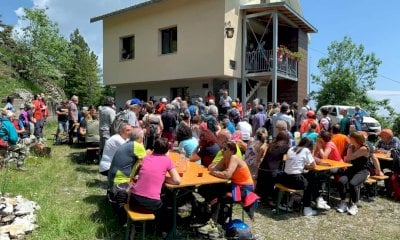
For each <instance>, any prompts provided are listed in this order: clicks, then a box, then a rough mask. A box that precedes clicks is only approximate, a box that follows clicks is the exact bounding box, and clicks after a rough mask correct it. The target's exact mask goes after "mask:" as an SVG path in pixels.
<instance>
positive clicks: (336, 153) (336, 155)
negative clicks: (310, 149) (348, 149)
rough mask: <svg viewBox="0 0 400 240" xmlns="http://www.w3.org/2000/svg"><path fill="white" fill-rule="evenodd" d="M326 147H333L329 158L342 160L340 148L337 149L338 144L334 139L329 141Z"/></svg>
mask: <svg viewBox="0 0 400 240" xmlns="http://www.w3.org/2000/svg"><path fill="white" fill-rule="evenodd" d="M326 147H328V148H330V149H331V152H330V153H329V156H328V159H330V160H335V161H342V156H341V155H340V153H339V150H338V149H337V147H336V145H335V144H334V143H333V142H332V141H329V142H327V143H326Z"/></svg>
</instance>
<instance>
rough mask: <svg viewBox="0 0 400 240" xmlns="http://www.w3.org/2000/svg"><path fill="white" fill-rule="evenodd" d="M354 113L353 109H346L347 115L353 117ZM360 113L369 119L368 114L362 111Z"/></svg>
mask: <svg viewBox="0 0 400 240" xmlns="http://www.w3.org/2000/svg"><path fill="white" fill-rule="evenodd" d="M355 111H356V110H355V108H354V107H349V108H348V109H347V114H349V115H351V116H353V115H354V113H355ZM361 113H362V114H363V116H364V117H369V114H368V113H367V112H366V111H364V109H361Z"/></svg>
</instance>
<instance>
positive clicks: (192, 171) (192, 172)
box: [165, 151, 228, 239]
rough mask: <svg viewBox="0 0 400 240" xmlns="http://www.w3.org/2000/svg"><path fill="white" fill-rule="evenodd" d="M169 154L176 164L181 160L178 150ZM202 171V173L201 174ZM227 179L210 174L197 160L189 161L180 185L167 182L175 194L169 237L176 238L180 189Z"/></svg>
mask: <svg viewBox="0 0 400 240" xmlns="http://www.w3.org/2000/svg"><path fill="white" fill-rule="evenodd" d="M168 156H169V157H170V158H171V159H172V161H173V162H174V164H175V165H176V166H177V165H178V162H179V160H180V155H179V153H177V152H172V151H170V152H169V153H168ZM199 173H200V174H199ZM227 182H228V180H227V179H222V178H217V177H214V176H212V175H211V174H210V172H209V171H208V169H207V168H206V167H204V166H202V165H200V164H197V163H195V162H188V167H187V170H186V172H184V173H183V175H182V177H181V183H180V184H179V185H172V184H168V183H165V186H166V187H167V188H168V189H170V190H172V193H173V194H172V195H173V205H172V208H173V219H172V231H171V233H170V234H169V239H176V237H177V236H176V235H177V234H176V217H177V216H176V215H177V197H178V194H177V193H178V191H177V190H178V189H183V188H188V187H194V186H201V185H207V184H217V183H227Z"/></svg>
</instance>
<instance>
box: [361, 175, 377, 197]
mask: <svg viewBox="0 0 400 240" xmlns="http://www.w3.org/2000/svg"><path fill="white" fill-rule="evenodd" d="M364 186H365V190H366V193H367V194H366V195H367V201H368V202H371V201H372V199H371V196H370V189H371V187H372V190H373V196H372V197H375V196H376V194H377V190H376V187H377V181H376V180H375V179H373V178H372V177H368V178H367V179H366V180H365V181H364Z"/></svg>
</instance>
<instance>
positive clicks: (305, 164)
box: [99, 91, 400, 229]
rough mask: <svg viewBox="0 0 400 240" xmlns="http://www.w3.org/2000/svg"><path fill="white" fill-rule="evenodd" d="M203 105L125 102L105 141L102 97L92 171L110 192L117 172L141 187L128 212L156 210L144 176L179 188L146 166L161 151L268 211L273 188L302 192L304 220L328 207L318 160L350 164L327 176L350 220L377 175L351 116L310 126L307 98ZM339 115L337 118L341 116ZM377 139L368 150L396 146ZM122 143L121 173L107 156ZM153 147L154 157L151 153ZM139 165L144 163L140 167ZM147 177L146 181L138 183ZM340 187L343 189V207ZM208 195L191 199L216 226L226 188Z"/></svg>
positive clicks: (389, 137) (168, 166) (223, 96)
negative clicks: (204, 205)
mask: <svg viewBox="0 0 400 240" xmlns="http://www.w3.org/2000/svg"><path fill="white" fill-rule="evenodd" d="M218 98H219V101H217V99H218ZM205 99H207V101H205V102H203V99H202V98H198V99H195V100H194V101H193V102H192V101H187V100H182V99H181V98H180V97H176V98H175V99H173V100H172V101H168V100H167V99H166V98H161V99H159V101H156V102H154V101H148V102H143V101H141V100H139V99H137V98H133V99H130V100H128V101H127V102H126V106H125V110H123V111H125V112H126V113H129V114H128V115H129V116H131V117H130V118H129V119H130V120H129V121H126V123H123V124H121V127H120V128H119V131H118V132H117V133H115V135H112V134H110V133H111V132H112V128H113V122H114V121H115V119H116V118H117V116H118V114H117V113H116V112H115V107H113V99H112V98H107V100H106V102H105V104H104V106H103V107H102V110H101V111H100V117H99V120H100V138H101V139H104V141H102V143H101V145H100V148H101V149H102V152H103V154H102V158H101V160H100V172H101V173H102V174H104V175H108V177H109V182H110V184H112V185H114V184H116V183H120V182H119V181H117V182H116V181H115V180H114V179H113V177H114V176H115V172H116V171H117V172H118V171H119V175H120V176H121V174H122V172H124V175H123V179H125V180H126V181H128V180H129V179H130V178H133V177H134V176H136V178H137V183H138V184H139V186H142V185H143V186H146V187H141V188H140V189H141V191H137V190H135V187H133V188H132V190H131V191H130V194H131V196H133V199H136V200H134V201H135V202H134V203H132V202H131V206H132V207H134V206H138V205H139V206H141V208H142V210H143V209H147V210H148V211H155V208H158V207H160V206H161V204H160V201H162V198H161V197H160V196H161V195H160V194H161V192H160V191H161V187H162V183H163V181H159V182H158V183H157V184H155V183H154V185H152V183H150V182H148V181H146V180H144V179H147V178H148V177H150V176H152V177H155V175H154V174H156V175H157V177H158V178H159V177H160V176H163V177H162V178H164V177H165V174H166V173H167V172H169V173H170V174H169V176H171V179H170V180H168V181H169V182H170V183H172V184H179V182H180V178H179V176H178V175H177V174H176V172H175V170H174V168H176V167H177V166H174V164H173V163H172V162H171V161H167V163H165V164H164V163H163V164H162V165H157V166H154V165H155V164H154V162H156V161H155V160H154V159H160V162H161V161H162V162H165V161H166V160H165V156H164V155H165V154H164V153H166V152H167V149H165V148H164V147H165V144H167V147H168V149H169V150H174V149H175V150H178V151H180V152H183V153H184V154H185V156H186V158H187V159H188V160H189V161H192V162H197V163H198V164H201V165H203V166H205V167H207V168H208V169H209V171H210V174H212V175H214V176H217V177H220V178H226V179H230V180H231V181H232V183H233V184H236V185H238V186H239V188H245V189H246V190H245V192H251V193H255V194H257V195H258V196H259V197H260V198H261V202H262V203H264V204H267V205H270V206H271V207H275V205H276V202H275V200H276V194H277V192H276V189H275V188H274V186H275V184H276V183H283V184H285V185H287V186H288V187H292V188H295V189H301V190H304V195H303V200H302V201H303V206H304V210H303V214H304V215H305V216H312V215H316V214H317V211H315V210H314V209H313V208H312V204H311V203H312V202H313V201H314V202H315V203H316V204H315V207H316V208H319V209H324V210H328V209H330V208H331V207H330V206H329V205H328V203H327V201H326V200H324V199H323V197H322V196H321V194H320V193H321V190H322V184H321V179H322V178H324V177H325V176H324V175H323V174H322V175H321V174H318V173H316V172H315V171H312V169H313V168H315V166H316V164H319V162H320V161H321V160H322V159H330V160H335V161H343V162H349V163H351V164H352V165H353V167H351V168H348V169H345V170H341V169H334V170H331V172H332V173H333V174H335V179H336V185H337V190H338V192H339V194H340V198H341V199H342V201H341V202H340V204H339V205H338V206H337V207H336V209H337V211H338V212H348V213H349V214H352V215H355V214H356V213H357V211H358V209H357V202H358V200H359V191H360V186H361V184H362V183H363V182H364V181H365V180H366V178H368V176H369V175H370V174H376V175H383V172H382V169H381V167H380V164H379V161H378V159H377V158H376V157H375V156H374V151H375V146H374V145H373V144H372V143H371V142H370V141H369V136H368V133H366V132H362V131H358V129H359V127H357V126H355V125H357V124H358V123H357V122H359V121H362V119H360V118H359V116H356V114H355V115H354V116H348V115H344V116H343V120H342V121H341V122H340V123H339V124H334V125H333V124H332V121H331V119H330V118H329V117H328V113H327V112H326V111H325V110H323V111H322V116H321V118H320V119H317V116H316V114H315V112H314V111H312V109H311V107H310V106H309V105H308V101H309V100H308V99H307V98H306V99H304V101H303V106H302V107H298V105H297V104H296V103H293V104H291V105H289V104H287V103H285V102H284V103H281V104H279V103H269V104H267V106H266V107H264V105H262V104H260V102H259V100H258V99H255V100H254V101H252V102H251V103H246V105H244V106H242V104H241V102H240V101H239V99H232V98H231V97H229V96H228V94H227V92H226V91H222V92H221V93H220V96H218V97H215V96H213V95H212V93H211V92H210V93H209V94H208V95H207V96H206V98H205ZM216 102H218V104H216ZM103 109H106V110H104V111H103ZM356 112H357V111H356ZM342 113H343V114H345V113H346V109H343V111H342ZM349 119H350V121H349ZM128 122H129V123H128ZM378 135H379V136H380V137H381V139H380V140H379V141H378V142H377V144H376V148H382V149H386V150H390V149H392V148H399V147H400V142H399V140H398V139H397V138H396V137H394V136H393V133H392V131H391V130H390V129H384V130H382V131H381V132H380V133H378ZM115 136H118V137H115ZM113 138H117V139H118V141H116V140H113ZM127 141H131V142H134V143H135V144H136V145H135V147H133V150H134V152H132V149H129V152H128V148H125V149H126V150H125V156H131V157H132V158H133V159H135V160H134V161H131V162H128V161H124V162H125V165H124V166H123V165H121V164H120V163H119V159H126V158H124V157H121V156H119V157H115V156H114V154H115V153H116V152H118V151H119V149H120V148H121V147H122V146H124V144H125V143H126V142H127ZM131 145H132V143H131ZM161 146H162V150H161V149H159V148H160V147H161ZM135 151H138V152H136V153H135ZM148 159H149V160H148ZM150 159H151V160H150ZM146 161H151V162H152V164H149V165H144V164H143V163H144V162H146ZM106 162H107V164H105V163H106ZM114 164H116V165H118V166H119V169H118V168H115V169H113V170H112V171H109V166H113V165H114ZM104 166H108V167H104ZM139 166H142V167H143V166H145V167H146V171H141V170H140V171H138V168H140V167H139ZM127 169H129V171H126V170H127ZM131 169H133V170H132V171H130V170H131ZM149 169H152V170H149ZM107 171H108V172H107ZM149 172H151V174H152V175H149V176H146V175H147V174H150V173H149ZM128 173H129V175H128ZM158 174H159V175H158ZM142 181H146V182H145V183H144V182H142ZM150 185H151V186H150ZM156 185H157V186H156ZM347 186H349V189H350V198H349V200H348V201H346V189H347ZM206 189H207V188H206ZM213 189H214V190H213V191H211V192H213V193H214V194H211V195H210V194H209V192H210V190H206V191H199V192H200V193H201V194H202V196H203V197H204V198H205V199H206V201H209V203H210V205H211V209H212V210H213V213H214V214H212V216H211V218H212V221H213V222H214V223H215V222H218V223H221V222H223V220H221V217H220V216H219V214H218V210H216V209H221V206H218V203H220V204H224V203H225V202H224V196H225V195H224V194H225V193H226V192H227V191H229V189H230V188H229V189H227V188H226V187H217V186H214V188H213ZM215 189H217V190H218V191H216V190H215ZM154 201H155V202H154ZM214 204H217V205H214ZM217 206H218V207H217ZM222 208H223V207H222ZM249 215H250V216H251V211H249ZM208 228H210V227H209V226H208ZM208 228H207V229H208Z"/></svg>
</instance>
